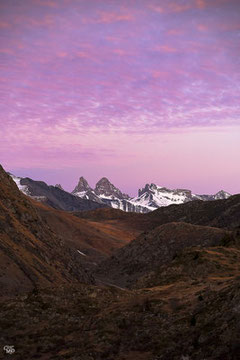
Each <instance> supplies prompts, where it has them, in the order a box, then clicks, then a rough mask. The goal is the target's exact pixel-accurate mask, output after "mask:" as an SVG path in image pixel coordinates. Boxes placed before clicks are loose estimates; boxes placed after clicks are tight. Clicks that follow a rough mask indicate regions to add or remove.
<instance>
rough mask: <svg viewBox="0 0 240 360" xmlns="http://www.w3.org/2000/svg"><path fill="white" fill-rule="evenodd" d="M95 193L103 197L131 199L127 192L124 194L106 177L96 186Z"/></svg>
mask: <svg viewBox="0 0 240 360" xmlns="http://www.w3.org/2000/svg"><path fill="white" fill-rule="evenodd" d="M94 191H95V194H96V195H98V196H100V197H101V198H112V199H113V198H117V199H129V196H128V195H127V194H123V193H122V192H121V191H120V190H119V189H118V188H116V187H115V186H114V185H113V184H112V183H111V182H110V181H109V180H108V179H107V178H106V177H103V178H101V179H100V180H99V181H98V182H97V184H96V187H95V190H94Z"/></svg>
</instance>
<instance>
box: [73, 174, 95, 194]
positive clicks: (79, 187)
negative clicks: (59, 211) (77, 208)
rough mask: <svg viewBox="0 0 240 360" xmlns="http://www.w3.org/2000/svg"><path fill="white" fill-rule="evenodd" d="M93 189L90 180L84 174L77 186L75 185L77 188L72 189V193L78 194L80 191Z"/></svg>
mask: <svg viewBox="0 0 240 360" xmlns="http://www.w3.org/2000/svg"><path fill="white" fill-rule="evenodd" d="M89 190H90V191H91V190H92V188H91V187H90V186H89V185H88V182H87V180H86V179H84V177H83V176H81V177H80V179H79V181H78V184H77V186H76V187H75V189H74V190H73V191H72V194H76V193H79V192H83V191H89Z"/></svg>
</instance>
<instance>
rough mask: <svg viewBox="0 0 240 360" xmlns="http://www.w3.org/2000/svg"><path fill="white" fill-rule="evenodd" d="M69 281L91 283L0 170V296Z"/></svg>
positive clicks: (74, 257) (77, 261)
mask: <svg viewBox="0 0 240 360" xmlns="http://www.w3.org/2000/svg"><path fill="white" fill-rule="evenodd" d="M71 281H81V282H87V283H93V282H94V280H93V278H92V277H91V276H90V275H88V273H87V272H86V271H85V270H84V268H83V267H82V266H81V263H80V259H79V256H78V254H77V253H76V252H75V251H73V250H72V249H71V248H70V247H69V246H68V245H67V243H66V242H65V241H64V240H63V239H62V238H60V237H58V236H57V235H56V234H55V233H54V232H53V231H52V230H51V229H50V228H49V226H48V225H47V223H46V222H45V221H44V219H42V218H41V216H40V215H39V213H38V212H37V211H36V209H35V208H34V206H33V205H32V203H31V201H29V199H28V198H27V196H25V195H23V194H22V193H21V192H20V191H19V190H18V188H17V186H16V184H15V183H14V181H13V180H12V179H11V177H10V176H9V175H7V174H6V172H5V171H4V170H3V168H2V167H0V286H1V294H8V293H17V292H21V291H23V290H27V289H31V288H33V287H35V286H48V285H51V286H52V285H57V284H59V283H63V282H71Z"/></svg>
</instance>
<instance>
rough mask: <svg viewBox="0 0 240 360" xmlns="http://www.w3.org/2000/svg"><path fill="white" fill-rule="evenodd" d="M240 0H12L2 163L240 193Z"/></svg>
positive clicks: (38, 173) (125, 186)
mask: <svg viewBox="0 0 240 360" xmlns="http://www.w3.org/2000/svg"><path fill="white" fill-rule="evenodd" d="M239 55H240V2H239V1H236V0H208V1H207V0H185V1H180V0H178V1H177V0H164V1H163V0H146V1H145V0H138V1H137V0H132V1H131V0H128V1H125V0H122V1H114V0H105V1H101V0H92V1H82V0H24V1H20V0H3V1H2V2H1V3H0V79H1V81H0V97H1V100H2V101H1V105H0V106H1V122H0V136H1V142H0V162H1V163H2V165H3V166H4V167H5V169H6V170H7V171H10V172H12V173H15V175H19V176H29V177H32V178H34V179H40V180H44V181H46V182H47V183H49V184H55V183H59V182H61V183H62V185H63V187H64V188H65V189H67V190H72V189H73V188H74V186H75V185H76V182H77V181H78V178H79V177H80V176H81V175H83V176H84V177H86V178H87V180H89V183H90V185H92V186H94V185H95V183H96V181H98V180H99V178H100V177H102V176H107V177H108V178H109V179H110V180H111V181H112V182H113V183H114V184H115V185H116V186H118V187H120V188H121V190H122V191H124V192H128V193H130V195H136V193H137V189H138V188H139V187H143V186H144V185H145V183H146V182H148V183H149V182H150V183H151V182H154V183H156V184H158V185H160V186H166V187H170V188H180V187H184V188H189V189H192V190H193V192H195V193H214V192H217V191H218V190H220V189H222V188H223V189H225V190H226V191H229V192H231V193H240V167H239V154H240V56H239Z"/></svg>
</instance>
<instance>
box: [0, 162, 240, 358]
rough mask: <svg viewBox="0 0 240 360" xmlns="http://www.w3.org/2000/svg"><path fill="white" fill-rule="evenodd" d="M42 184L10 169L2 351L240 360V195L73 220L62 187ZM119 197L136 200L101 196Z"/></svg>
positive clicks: (3, 225) (1, 268) (83, 214)
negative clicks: (20, 177)
mask: <svg viewBox="0 0 240 360" xmlns="http://www.w3.org/2000/svg"><path fill="white" fill-rule="evenodd" d="M16 182H18V186H17V185H16ZM37 183H39V182H37ZM30 184H31V185H32V188H31V187H30ZM37 185H38V188H37V189H40V190H38V191H39V192H38V193H37V195H33V192H34V191H35V190H34V189H35V188H34V186H35V184H34V183H33V184H32V183H31V182H30V181H29V182H27V181H26V182H22V181H21V179H19V178H18V179H15V182H14V181H13V177H11V176H9V175H8V174H7V173H6V172H5V171H4V169H3V168H2V167H1V166H0V289H1V291H0V328H1V344H2V347H3V348H4V347H5V348H6V346H9V347H14V349H15V353H14V355H13V356H14V359H16V360H22V359H26V360H27V359H35V358H39V359H49V360H54V359H86V360H101V359H109V360H110V359H112V360H113V359H114V360H139V359H140V360H160V359H161V360H169V359H172V360H203V359H208V360H223V359H224V360H236V359H239V358H240V342H239V314H240V312H239V299H240V286H239V277H240V265H239V264H240V216H239V214H240V195H233V196H230V197H229V198H227V199H217V200H214V199H212V201H203V200H202V199H195V201H187V202H186V203H183V204H177V202H176V203H175V204H172V205H171V206H162V207H159V208H158V209H156V210H154V211H150V212H148V213H136V212H135V213H134V212H124V211H121V210H119V209H114V208H112V207H109V206H105V207H96V206H95V207H93V208H92V209H91V210H87V211H84V210H83V208H80V209H79V210H75V211H65V210H63V209H61V207H62V206H66V205H64V201H63V202H62V197H63V196H65V195H62V194H61V192H64V191H63V190H62V189H61V188H59V185H58V186H56V187H48V185H46V184H45V185H46V186H45V185H42V184H41V182H40V185H39V184H37ZM85 185H86V184H85ZM25 186H26V187H25ZM18 187H20V188H21V191H20V190H19V188H18ZM22 187H24V188H22ZM42 188H43V189H45V190H44V191H45V195H40V193H41V191H42V190H41V189H42ZM53 188H56V190H54V189H53ZM77 190H81V188H80V189H77ZM23 191H24V192H25V194H24V193H23ZM30 191H31V194H30V193H29V192H30ZM90 191H91V190H90ZM48 192H50V193H48ZM112 192H114V194H115V195H114V196H119V197H123V200H126V201H128V198H126V195H124V194H122V193H121V194H120V193H119V192H118V190H115V189H114V188H112V187H111V186H108V189H106V186H105V185H104V186H103V184H101V183H100V186H98V187H97V190H95V189H94V194H96V196H98V197H99V198H100V199H102V196H108V197H111V196H112V194H111V193H112ZM26 193H27V194H28V196H26ZM144 193H146V191H145V190H143V194H144ZM59 194H61V196H60V195H59ZM66 194H67V195H66V196H70V197H69V199H72V197H73V198H75V199H76V200H77V201H80V202H81V204H83V205H84V206H85V205H86V204H89V203H88V201H91V200H90V199H81V198H78V197H76V196H75V195H72V194H69V193H67V192H66ZM29 195H30V196H29ZM50 195H51V196H52V197H51V206H49V205H50V200H48V199H47V196H50ZM34 196H37V198H35V197H34ZM40 196H45V198H46V199H45V200H44V201H42V199H40V200H41V201H39V199H38V197H40ZM140 196H141V194H140ZM103 198H104V197H103ZM36 200H37V201H36ZM48 201H49V202H48ZM73 201H74V200H73ZM93 203H94V204H98V205H101V206H102V204H100V203H98V202H97V201H93ZM78 204H80V203H78ZM53 205H54V206H55V208H53V207H54V206H53ZM105 205H106V204H105ZM69 206H70V205H69ZM71 206H72V205H71ZM79 206H80V205H79ZM56 207H58V208H56ZM85 209H86V206H85ZM0 355H2V356H0V358H5V357H6V356H8V355H6V354H5V353H4V349H3V350H2V353H0Z"/></svg>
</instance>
